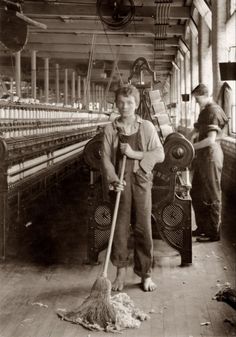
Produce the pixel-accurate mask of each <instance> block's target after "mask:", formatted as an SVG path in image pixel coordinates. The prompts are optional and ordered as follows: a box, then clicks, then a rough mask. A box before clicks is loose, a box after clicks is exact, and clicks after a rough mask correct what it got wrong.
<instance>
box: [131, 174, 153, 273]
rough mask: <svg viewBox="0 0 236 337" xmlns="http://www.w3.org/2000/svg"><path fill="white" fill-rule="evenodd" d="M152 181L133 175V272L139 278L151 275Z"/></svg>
mask: <svg viewBox="0 0 236 337" xmlns="http://www.w3.org/2000/svg"><path fill="white" fill-rule="evenodd" d="M151 188H152V182H151V181H150V180H146V179H145V178H143V177H140V176H138V175H136V174H134V175H133V184H132V192H133V200H134V208H135V219H136V221H135V224H134V225H133V231H134V272H135V273H136V274H137V275H138V276H140V277H141V278H147V277H150V275H151V268H152V261H153V240H152V226H151V209H152V200H151Z"/></svg>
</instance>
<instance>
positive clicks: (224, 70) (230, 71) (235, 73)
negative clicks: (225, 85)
mask: <svg viewBox="0 0 236 337" xmlns="http://www.w3.org/2000/svg"><path fill="white" fill-rule="evenodd" d="M232 48H236V46H232V47H230V48H229V50H228V56H229V54H230V52H231V49H232ZM219 66H220V78H221V80H222V81H236V62H230V61H228V62H220V63H219Z"/></svg>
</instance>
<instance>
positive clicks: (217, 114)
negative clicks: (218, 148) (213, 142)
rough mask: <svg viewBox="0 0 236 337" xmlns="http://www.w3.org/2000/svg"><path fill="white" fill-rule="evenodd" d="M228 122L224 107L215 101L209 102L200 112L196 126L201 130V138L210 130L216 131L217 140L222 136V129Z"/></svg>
mask: <svg viewBox="0 0 236 337" xmlns="http://www.w3.org/2000/svg"><path fill="white" fill-rule="evenodd" d="M226 123H227V117H226V115H225V113H224V111H223V110H222V108H221V107H220V106H219V105H218V104H216V103H215V102H212V103H209V104H207V105H206V106H205V107H204V109H203V110H202V111H201V112H200V114H199V117H198V120H197V122H196V123H195V124H194V127H195V128H196V129H197V130H198V132H199V140H198V141H200V140H202V139H204V138H206V137H207V135H208V132H210V131H216V132H217V140H220V139H221V137H222V129H223V127H224V126H225V124H226Z"/></svg>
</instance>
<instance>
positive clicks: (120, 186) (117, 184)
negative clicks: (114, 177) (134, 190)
mask: <svg viewBox="0 0 236 337" xmlns="http://www.w3.org/2000/svg"><path fill="white" fill-rule="evenodd" d="M112 185H113V188H114V191H115V192H119V191H121V192H122V191H124V188H125V186H126V182H125V181H124V180H123V182H122V183H121V182H120V181H114V182H113V183H112Z"/></svg>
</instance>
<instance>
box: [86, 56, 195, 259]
mask: <svg viewBox="0 0 236 337" xmlns="http://www.w3.org/2000/svg"><path fill="white" fill-rule="evenodd" d="M137 65H138V68H139V71H140V70H142V67H145V69H146V70H148V71H149V72H152V70H151V69H150V67H149V65H148V64H147V62H146V60H145V61H144V59H143V58H141V60H140V59H137V60H136V61H135V63H134V66H135V67H136V68H137ZM133 73H134V71H133ZM133 73H131V77H132V74H133ZM131 77H130V79H131ZM137 87H138V88H139V89H140V87H141V103H140V107H139V109H138V111H139V114H140V115H141V116H142V117H143V118H146V119H149V120H151V121H152V122H153V124H154V125H155V127H156V129H157V132H158V134H159V136H160V139H161V141H162V143H163V146H164V151H165V160H164V162H163V163H159V164H157V165H156V166H155V168H154V180H153V189H152V203H153V204H152V220H153V221H152V222H153V237H154V238H157V237H161V238H162V239H163V240H164V241H166V242H167V244H169V245H170V246H171V247H172V248H174V249H176V250H177V251H178V252H179V254H180V256H181V265H188V264H190V263H192V227H191V198H190V196H189V190H190V186H191V185H190V183H189V178H188V167H189V166H190V164H191V162H192V159H193V157H194V149H193V146H192V144H191V143H190V142H189V141H188V140H187V139H186V138H185V137H184V136H183V135H181V134H180V133H177V132H174V129H173V128H168V130H169V134H165V137H164V136H163V133H162V125H161V124H162V122H161V121H162V120H165V123H166V122H167V123H168V125H169V124H170V119H168V120H167V121H166V118H164V119H163V116H158V113H156V111H155V109H154V106H153V104H152V100H151V101H149V102H146V101H145V97H147V95H146V93H145V91H146V90H147V88H146V87H145V85H137ZM154 96H155V92H154ZM147 109H148V110H147ZM101 145H102V133H100V134H99V135H96V137H95V138H93V139H92V140H91V141H90V142H89V143H88V144H87V145H86V147H85V150H84V158H85V161H86V163H87V164H88V166H89V167H90V169H91V170H92V171H95V172H97V176H98V179H97V180H96V181H95V182H94V181H93V182H92V184H91V186H90V193H89V211H88V213H89V218H88V261H87V262H88V263H91V264H93V263H97V262H98V255H99V253H100V252H101V251H102V250H103V249H105V248H106V246H107V242H108V238H109V233H110V225H111V218H112V208H113V206H112V203H111V200H110V198H109V193H108V188H107V186H106V182H105V181H104V177H103V176H102V174H101V162H100V149H101Z"/></svg>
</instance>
